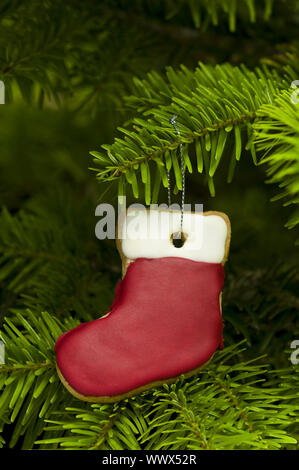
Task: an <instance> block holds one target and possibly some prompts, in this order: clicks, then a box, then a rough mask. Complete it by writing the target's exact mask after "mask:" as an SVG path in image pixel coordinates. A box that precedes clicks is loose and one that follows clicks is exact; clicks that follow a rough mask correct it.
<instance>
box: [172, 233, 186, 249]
mask: <svg viewBox="0 0 299 470" xmlns="http://www.w3.org/2000/svg"><path fill="white" fill-rule="evenodd" d="M170 240H171V243H172V244H173V246H174V247H175V248H182V246H183V245H184V243H185V241H186V240H187V235H186V234H185V233H184V232H175V233H173V234H172V235H171V237H170Z"/></svg>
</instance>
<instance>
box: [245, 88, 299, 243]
mask: <svg viewBox="0 0 299 470" xmlns="http://www.w3.org/2000/svg"><path fill="white" fill-rule="evenodd" d="M293 98H295V99H296V97H295V96H294V92H293ZM293 98H292V92H290V91H285V92H284V93H282V95H281V96H279V97H277V99H276V100H275V103H273V104H269V105H265V106H263V107H262V108H261V109H260V111H259V120H258V122H257V123H256V124H255V126H254V127H255V130H256V138H255V140H256V142H257V145H258V148H259V149H260V150H262V151H263V158H262V160H261V162H260V163H261V164H267V166H268V168H267V175H268V177H269V179H268V183H275V184H278V185H279V187H280V188H282V189H283V191H282V192H281V193H280V194H279V195H278V196H276V197H274V198H273V199H272V200H278V199H287V201H286V202H285V203H284V205H285V206H286V205H290V204H294V205H295V207H296V209H295V212H294V214H293V216H292V217H291V218H290V219H289V220H288V222H287V223H286V227H288V228H293V227H295V226H296V225H297V224H298V223H299V184H298V181H299V157H298V155H299V133H298V129H299V107H298V104H296V102H294V101H293ZM298 242H299V240H298Z"/></svg>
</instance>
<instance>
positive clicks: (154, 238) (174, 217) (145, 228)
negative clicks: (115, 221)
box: [119, 208, 228, 263]
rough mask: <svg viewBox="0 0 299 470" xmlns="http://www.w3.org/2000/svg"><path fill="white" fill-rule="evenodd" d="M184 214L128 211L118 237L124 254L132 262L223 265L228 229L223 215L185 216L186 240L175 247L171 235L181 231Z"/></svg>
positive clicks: (138, 210) (144, 210) (194, 214)
mask: <svg viewBox="0 0 299 470" xmlns="http://www.w3.org/2000/svg"><path fill="white" fill-rule="evenodd" d="M180 223H181V213H180V212H179V211H167V210H161V209H160V210H159V209H150V210H148V209H140V208H138V209H134V208H130V209H129V210H128V211H127V215H126V218H125V220H124V221H123V223H122V226H121V229H120V232H119V238H120V239H121V249H122V252H123V254H124V255H125V256H126V257H127V258H129V259H136V258H163V257H168V256H171V257H174V256H176V257H180V258H186V259H190V260H193V261H203V262H207V263H221V262H222V261H223V258H224V255H225V246H226V239H227V236H228V226H227V223H226V221H225V219H224V218H223V217H221V216H220V215H215V214H211V215H203V213H202V212H195V213H188V212H187V213H184V218H183V233H184V235H185V236H186V241H185V243H184V245H183V246H182V247H181V248H176V247H175V246H174V245H173V243H172V240H171V235H172V234H174V233H176V232H180V228H181V225H180Z"/></svg>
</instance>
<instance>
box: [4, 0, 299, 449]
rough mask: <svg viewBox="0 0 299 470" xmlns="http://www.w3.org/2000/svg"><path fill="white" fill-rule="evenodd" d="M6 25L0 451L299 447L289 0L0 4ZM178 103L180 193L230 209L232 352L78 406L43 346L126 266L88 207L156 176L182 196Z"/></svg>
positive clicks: (78, 318)
mask: <svg viewBox="0 0 299 470" xmlns="http://www.w3.org/2000/svg"><path fill="white" fill-rule="evenodd" d="M0 25H1V28H0V80H2V81H3V83H4V85H5V99H6V104H5V105H2V106H0V121H1V126H0V143H1V151H0V199H1V213H0V325H1V340H2V341H3V343H4V346H5V358H2V359H5V360H3V361H2V362H3V364H0V431H1V437H0V446H4V447H15V448H23V449H35V448H39V449H40V448H41V449H56V448H61V449H100V450H101V449H103V450H104V449H112V450H116V449H155V450H157V449H215V450H217V449H252V450H254V449H296V448H298V445H297V442H298V436H299V429H298V417H299V413H298V412H299V397H298V385H299V379H298V365H296V364H295V362H296V361H290V356H291V353H292V352H293V353H294V350H293V349H292V347H291V344H292V342H293V341H294V340H299V321H298V308H299V298H298V292H299V290H298V287H299V255H298V248H297V247H298V238H299V237H298V230H297V229H298V224H299V130H298V129H299V103H298V101H299V94H297V91H296V80H299V63H298V54H299V42H298V38H297V34H298V27H299V9H298V2H296V0H289V1H284V0H262V1H254V0H239V1H237V0H209V1H207V0H176V1H174V0H169V1H165V2H161V1H157V0H151V1H147V0H132V1H130V2H129V1H127V2H126V1H124V0H102V1H98V2H97V1H95V0H86V1H85V2H79V1H78V0H72V1H71V2H58V1H56V0H47V1H44V2H42V1H38V0H23V1H20V0H13V1H12V0H2V1H1V2H0ZM173 114H176V115H177V122H178V124H179V126H180V132H181V140H182V144H183V151H184V158H185V163H186V202H190V203H195V202H202V203H204V209H205V210H213V209H215V210H223V211H225V212H226V213H227V214H228V215H229V217H230V219H231V222H232V244H231V254H230V258H229V261H228V263H227V264H226V284H225V289H224V292H223V319H224V322H225V328H224V342H225V348H224V350H223V351H221V352H217V353H216V355H215V357H214V359H213V361H211V363H210V364H209V365H208V366H207V367H206V368H205V369H203V370H202V372H200V373H199V374H197V375H196V376H195V377H193V378H189V379H184V378H183V377H182V378H181V379H179V380H178V381H177V382H176V383H175V384H173V385H165V386H164V387H160V388H157V389H155V390H152V391H148V392H144V393H143V394H141V395H140V396H137V397H135V398H131V399H127V400H124V401H121V402H119V403H116V404H109V405H107V404H106V405H98V404H90V403H84V402H82V401H80V400H77V399H75V398H74V397H72V396H71V395H70V394H69V393H68V392H67V391H66V390H65V389H64V387H63V386H62V384H61V383H60V381H59V379H58V376H57V373H56V369H55V355H54V344H55V341H56V339H57V338H58V336H59V335H60V334H61V333H62V332H64V331H67V330H69V329H70V328H73V327H74V326H76V325H78V324H79V323H80V322H83V321H90V320H93V319H95V318H98V317H99V316H101V315H102V314H104V312H105V311H106V310H107V309H108V307H109V305H110V304H111V302H112V300H113V296H114V289H115V285H116V282H117V280H118V279H119V278H120V276H121V263H120V260H119V257H118V254H117V251H116V248H115V244H114V242H113V240H104V241H99V240H97V239H96V237H95V234H94V227H95V224H96V221H97V220H96V217H95V215H94V214H95V207H96V205H97V204H98V203H99V202H100V201H105V202H106V201H109V202H112V203H113V204H115V205H116V204H117V195H118V194H121V195H122V194H126V195H127V199H128V201H127V202H128V203H130V202H133V201H136V200H138V201H139V202H142V203H146V204H150V203H151V202H159V203H162V202H167V189H166V188H167V173H166V172H167V170H168V171H169V172H170V175H171V178H172V181H173V182H174V184H173V192H174V195H173V198H174V199H175V198H176V197H177V198H178V201H179V198H180V194H179V193H180V191H181V189H182V182H181V174H180V171H179V164H178V162H177V153H176V149H177V147H178V146H179V144H180V141H179V139H178V135H177V134H176V132H175V130H174V129H173V127H172V126H171V124H170V123H169V118H170V117H171V116H172V115H173ZM265 183H271V184H265ZM176 195H177V196H176ZM278 199H279V201H280V202H271V200H272V201H276V200H278ZM281 203H282V204H281ZM286 228H288V229H292V230H290V231H288V230H286ZM177 348H178V354H179V352H180V345H179V344H178V345H177ZM293 357H295V358H296V354H293ZM292 362H293V363H292Z"/></svg>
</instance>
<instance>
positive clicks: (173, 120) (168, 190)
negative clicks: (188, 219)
mask: <svg viewBox="0 0 299 470" xmlns="http://www.w3.org/2000/svg"><path fill="white" fill-rule="evenodd" d="M176 118H177V116H176V114H174V115H173V116H171V118H170V119H169V122H170V124H171V125H172V126H173V127H174V129H175V131H176V133H177V135H178V136H179V148H178V154H179V157H180V163H181V176H182V201H181V224H180V225H181V230H180V238H182V236H183V219H184V205H185V161H184V156H183V145H182V140H181V133H180V130H179V128H178V126H177V123H176ZM167 181H168V187H167V192H168V205H169V206H170V205H171V181H170V172H169V170H167Z"/></svg>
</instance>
